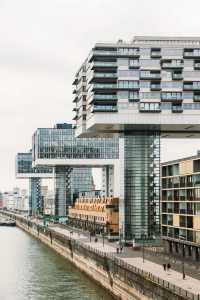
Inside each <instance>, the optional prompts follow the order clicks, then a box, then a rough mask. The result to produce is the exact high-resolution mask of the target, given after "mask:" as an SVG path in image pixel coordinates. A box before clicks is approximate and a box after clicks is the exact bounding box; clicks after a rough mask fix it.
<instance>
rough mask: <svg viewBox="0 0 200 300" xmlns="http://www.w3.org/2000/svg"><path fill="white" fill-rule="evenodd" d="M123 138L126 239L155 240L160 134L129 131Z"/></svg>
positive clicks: (158, 197)
mask: <svg viewBox="0 0 200 300" xmlns="http://www.w3.org/2000/svg"><path fill="white" fill-rule="evenodd" d="M123 138H124V173H123V184H124V206H125V211H124V213H125V233H126V239H128V240H131V239H139V240H140V239H142V237H143V235H145V238H149V239H152V238H154V237H155V236H156V235H157V234H159V230H160V206H159V199H160V134H159V132H157V131H148V132H144V131H141V132H127V133H125V134H124V136H123Z"/></svg>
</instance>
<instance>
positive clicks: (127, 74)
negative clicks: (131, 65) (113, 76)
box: [119, 70, 139, 77]
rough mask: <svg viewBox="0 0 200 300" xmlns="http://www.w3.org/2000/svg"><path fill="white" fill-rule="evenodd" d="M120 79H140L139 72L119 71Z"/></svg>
mask: <svg viewBox="0 0 200 300" xmlns="http://www.w3.org/2000/svg"><path fill="white" fill-rule="evenodd" d="M119 77H139V71H137V70H119Z"/></svg>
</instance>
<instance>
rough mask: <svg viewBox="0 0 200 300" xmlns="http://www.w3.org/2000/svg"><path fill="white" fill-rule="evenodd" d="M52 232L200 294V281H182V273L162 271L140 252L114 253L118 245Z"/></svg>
mask: <svg viewBox="0 0 200 300" xmlns="http://www.w3.org/2000/svg"><path fill="white" fill-rule="evenodd" d="M52 229H53V230H55V231H57V232H59V233H61V234H63V235H66V236H67V237H70V238H73V239H75V240H78V241H80V240H81V242H82V243H84V244H85V245H86V246H90V247H91V248H94V249H96V250H99V251H101V252H104V253H105V254H107V253H110V254H112V255H115V256H116V257H118V259H121V260H123V261H124V262H126V263H128V264H130V265H131V266H134V267H136V268H138V269H140V270H143V271H145V272H148V273H151V274H152V275H154V276H156V277H159V278H160V279H161V280H165V281H167V282H169V283H170V284H172V285H175V286H177V287H178V288H181V289H184V290H186V291H188V292H191V293H194V294H196V295H198V294H200V281H199V280H197V279H195V278H192V277H190V276H186V279H183V277H182V273H181V272H177V271H174V270H172V269H171V270H170V271H164V269H163V266H162V265H160V264H158V263H155V262H152V261H150V260H147V259H145V260H144V263H143V259H142V257H141V252H140V251H136V252H135V251H132V250H131V249H127V248H124V250H123V252H122V253H121V254H120V253H119V254H117V253H116V248H117V247H118V245H117V244H116V243H112V244H111V243H109V242H107V241H104V243H103V240H102V239H101V238H98V240H97V241H96V242H95V241H94V237H93V238H92V240H91V241H90V239H89V236H87V235H85V234H84V233H78V232H76V230H74V231H73V233H72V230H70V229H67V227H66V229H65V228H60V227H59V226H55V225H54V226H53V228H52ZM70 232H71V233H70Z"/></svg>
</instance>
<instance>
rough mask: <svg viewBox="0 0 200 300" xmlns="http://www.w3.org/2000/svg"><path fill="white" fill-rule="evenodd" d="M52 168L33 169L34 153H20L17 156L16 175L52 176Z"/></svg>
mask: <svg viewBox="0 0 200 300" xmlns="http://www.w3.org/2000/svg"><path fill="white" fill-rule="evenodd" d="M52 172H53V169H52V167H46V166H40V167H35V168H34V167H32V152H31V151H30V152H27V153H18V154H17V156H16V173H17V174H19V175H20V174H21V175H23V174H32V173H34V174H37V173H38V177H40V174H41V173H46V174H48V173H50V174H52Z"/></svg>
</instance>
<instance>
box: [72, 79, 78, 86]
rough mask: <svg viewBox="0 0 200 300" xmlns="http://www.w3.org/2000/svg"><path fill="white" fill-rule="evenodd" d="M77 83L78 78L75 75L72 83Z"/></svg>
mask: <svg viewBox="0 0 200 300" xmlns="http://www.w3.org/2000/svg"><path fill="white" fill-rule="evenodd" d="M77 83H78V78H77V77H76V78H75V79H74V81H73V83H72V84H73V85H76V84H77Z"/></svg>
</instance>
